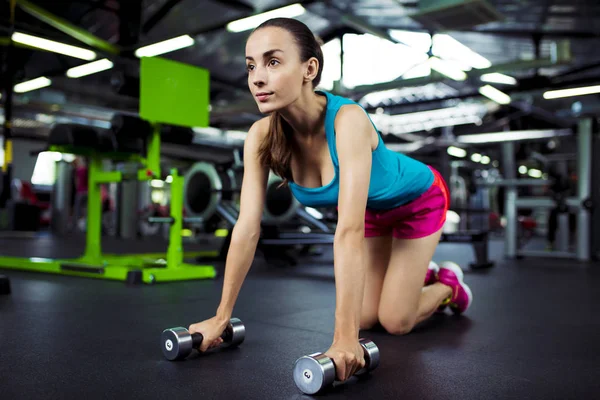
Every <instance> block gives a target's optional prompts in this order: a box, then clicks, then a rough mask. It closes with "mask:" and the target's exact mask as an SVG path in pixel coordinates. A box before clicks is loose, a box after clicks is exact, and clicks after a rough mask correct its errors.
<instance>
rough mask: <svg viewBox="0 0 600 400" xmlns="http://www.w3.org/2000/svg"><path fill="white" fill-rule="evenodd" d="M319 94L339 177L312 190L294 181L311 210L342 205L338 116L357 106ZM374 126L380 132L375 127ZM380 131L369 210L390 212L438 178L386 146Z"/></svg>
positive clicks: (298, 194) (295, 190)
mask: <svg viewBox="0 0 600 400" xmlns="http://www.w3.org/2000/svg"><path fill="white" fill-rule="evenodd" d="M317 93H318V94H324V95H325V96H326V97H327V110H326V113H325V136H326V137H327V145H328V147H329V154H330V156H331V160H332V161H333V168H334V171H335V175H334V177H333V179H332V181H331V182H329V183H328V184H327V185H325V186H321V187H317V188H308V187H303V186H300V185H297V184H296V183H294V182H292V181H290V182H289V187H290V190H291V191H292V194H293V195H294V197H296V199H297V200H298V201H299V202H300V203H301V204H303V205H305V206H307V207H334V206H337V204H338V194H339V190H340V183H339V161H338V157H337V150H336V146H335V128H334V126H335V125H334V124H335V116H336V115H337V112H338V110H339V109H340V107H342V106H343V105H346V104H357V103H356V102H354V101H352V100H350V99H347V98H344V97H341V96H336V95H333V94H331V93H329V92H325V91H317ZM369 119H370V118H369ZM371 124H373V121H371ZM373 127H375V130H376V131H377V127H376V126H375V124H373ZM377 132H378V137H379V143H378V145H377V148H376V149H375V150H373V152H372V153H371V154H372V166H371V180H370V183H369V196H368V199H367V208H368V209H372V210H389V209H392V208H395V207H398V206H401V205H403V204H407V203H409V202H410V201H412V200H414V199H416V198H417V197H419V196H420V195H421V194H423V193H425V192H426V191H427V190H428V189H429V188H430V187H431V185H432V183H433V180H434V175H433V172H432V171H431V170H430V169H429V167H428V166H427V165H425V164H423V163H422V162H420V161H417V160H415V159H413V158H411V157H408V156H406V155H404V154H401V153H396V152H394V151H392V150H389V149H388V148H387V147H385V144H384V143H383V139H382V138H381V134H380V133H379V131H377Z"/></svg>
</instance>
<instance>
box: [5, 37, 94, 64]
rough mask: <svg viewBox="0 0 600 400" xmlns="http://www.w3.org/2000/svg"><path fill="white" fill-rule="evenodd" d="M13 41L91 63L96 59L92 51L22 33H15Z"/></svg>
mask: <svg viewBox="0 0 600 400" xmlns="http://www.w3.org/2000/svg"><path fill="white" fill-rule="evenodd" d="M12 40H13V41H14V42H17V43H21V44H25V45H27V46H31V47H36V48H38V49H42V50H46V51H51V52H53V53H59V54H64V55H66V56H70V57H75V58H79V59H82V60H87V61H91V60H94V59H96V53H94V52H93V51H91V50H87V49H82V48H81V47H75V46H71V45H68V44H64V43H59V42H55V41H53V40H48V39H43V38H40V37H37V36H32V35H27V34H25V33H21V32H15V33H13V35H12Z"/></svg>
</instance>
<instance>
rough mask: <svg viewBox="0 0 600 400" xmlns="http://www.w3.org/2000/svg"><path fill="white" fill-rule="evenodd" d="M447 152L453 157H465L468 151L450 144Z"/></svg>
mask: <svg viewBox="0 0 600 400" xmlns="http://www.w3.org/2000/svg"><path fill="white" fill-rule="evenodd" d="M447 152H448V154H450V155H451V156H453V157H460V158H464V157H466V156H467V151H466V150H465V149H461V148H460V147H454V146H450V147H448V150H447Z"/></svg>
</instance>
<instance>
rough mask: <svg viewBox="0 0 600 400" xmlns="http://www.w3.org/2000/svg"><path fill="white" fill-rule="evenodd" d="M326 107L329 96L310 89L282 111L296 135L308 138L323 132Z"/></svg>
mask: <svg viewBox="0 0 600 400" xmlns="http://www.w3.org/2000/svg"><path fill="white" fill-rule="evenodd" d="M326 107H327V98H326V97H325V96H321V95H318V94H316V93H315V92H314V91H313V90H310V92H308V93H303V94H302V95H301V96H300V97H299V98H298V100H296V101H295V102H294V103H292V104H291V105H289V106H288V107H286V108H285V109H283V110H281V111H280V113H281V115H282V117H283V118H284V119H285V120H286V121H287V123H288V124H289V125H290V126H291V127H292V129H293V130H294V135H298V136H300V137H303V138H308V137H311V136H314V135H317V134H319V133H321V132H322V130H323V121H324V119H325V108H326Z"/></svg>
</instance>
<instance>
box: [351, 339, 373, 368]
mask: <svg viewBox="0 0 600 400" xmlns="http://www.w3.org/2000/svg"><path fill="white" fill-rule="evenodd" d="M358 342H359V343H360V345H361V346H362V348H363V350H364V354H365V368H363V369H361V370H360V371H357V372H356V374H355V375H363V374H365V373H367V372H369V371H373V370H374V369H375V368H377V366H379V348H378V347H377V345H376V344H375V343H374V342H373V341H372V340H370V339H360V340H359V341H358Z"/></svg>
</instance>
